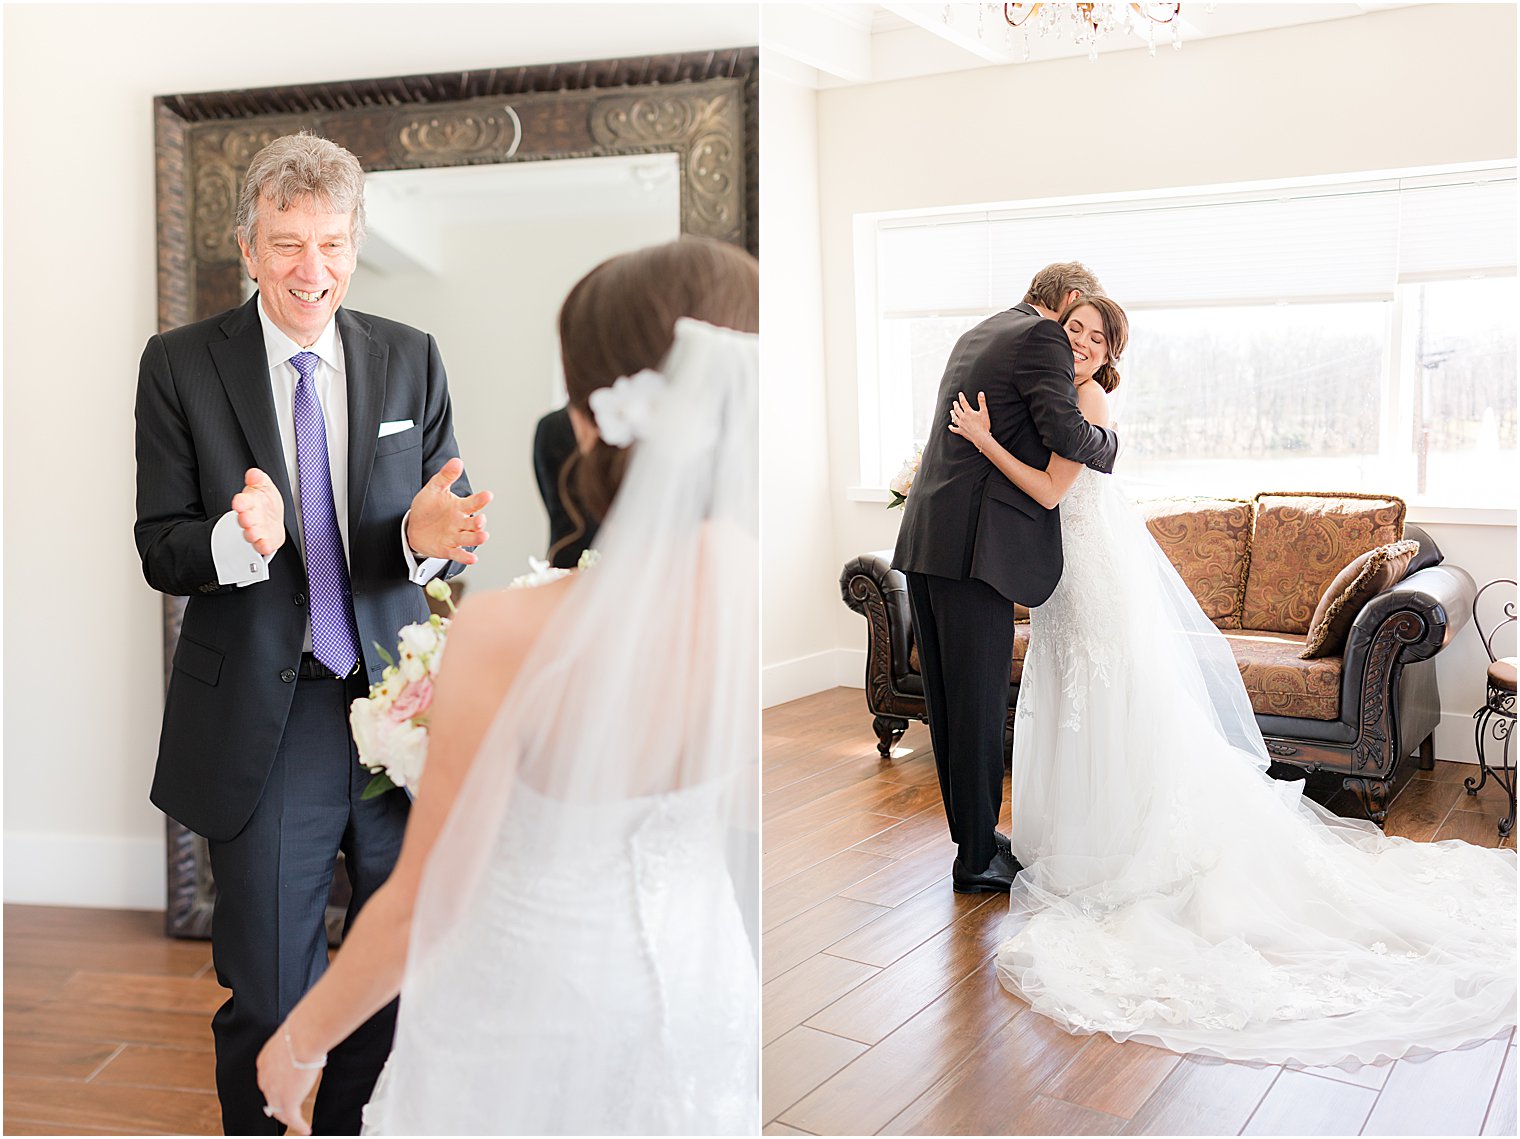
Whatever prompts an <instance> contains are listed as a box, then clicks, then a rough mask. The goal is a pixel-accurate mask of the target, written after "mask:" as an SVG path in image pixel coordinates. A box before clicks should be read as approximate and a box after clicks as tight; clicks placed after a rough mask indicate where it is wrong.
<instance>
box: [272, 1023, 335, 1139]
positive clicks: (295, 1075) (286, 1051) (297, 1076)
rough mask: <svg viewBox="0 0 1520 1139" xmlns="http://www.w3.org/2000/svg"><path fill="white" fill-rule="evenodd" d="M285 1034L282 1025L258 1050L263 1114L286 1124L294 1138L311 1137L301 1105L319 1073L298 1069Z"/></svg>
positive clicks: (310, 1069) (309, 1069) (308, 1069)
mask: <svg viewBox="0 0 1520 1139" xmlns="http://www.w3.org/2000/svg"><path fill="white" fill-rule="evenodd" d="M285 1032H286V1029H285V1026H284V1025H281V1026H280V1027H279V1028H278V1029H276V1030H275V1034H274V1035H273V1036H271V1037H270V1038H269V1039H268V1040H267V1041H265V1042H264V1047H263V1048H262V1049H261V1050H260V1051H259V1061H258V1073H259V1091H261V1092H263V1093H264V1104H265V1107H264V1114H265V1115H268V1116H269V1117H270V1118H271V1119H275V1120H278V1121H279V1122H281V1123H283V1124H285V1126H286V1127H288V1128H289V1129H290V1133H291V1134H292V1135H310V1134H311V1125H310V1124H309V1123H308V1122H307V1121H306V1117H305V1116H303V1115H302V1114H301V1105H302V1104H303V1103H305V1102H306V1097H307V1096H308V1095H310V1094H311V1089H312V1087H313V1086H315V1084H316V1082H317V1076H318V1075H319V1070H318V1069H317V1068H297V1067H296V1066H295V1063H294V1062H293V1056H294V1053H293V1052H292V1051H291V1049H290V1046H289V1042H288V1041H287V1039H286V1036H285ZM324 1059H325V1057H324Z"/></svg>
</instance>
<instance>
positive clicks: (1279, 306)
mask: <svg viewBox="0 0 1520 1139" xmlns="http://www.w3.org/2000/svg"><path fill="white" fill-rule="evenodd" d="M1516 209H1517V196H1516V171H1515V167H1514V166H1513V165H1512V164H1511V165H1504V166H1497V165H1496V166H1486V167H1477V168H1467V169H1463V170H1447V171H1443V172H1440V173H1430V172H1422V173H1414V172H1411V173H1404V174H1399V175H1394V176H1388V175H1379V176H1376V177H1367V178H1362V179H1356V178H1344V179H1339V180H1337V181H1336V182H1334V183H1325V182H1320V183H1317V184H1309V183H1304V182H1296V183H1285V184H1283V185H1280V186H1259V185H1258V186H1252V187H1251V188H1250V189H1248V190H1239V189H1229V188H1226V189H1222V190H1221V189H1216V190H1212V191H1207V192H1204V191H1188V192H1175V193H1167V194H1165V195H1146V196H1144V197H1137V198H1133V199H1128V200H1118V199H1113V198H1107V199H1103V200H1074V201H1067V202H1042V203H1035V204H1029V205H1025V206H1019V205H1016V204H1015V205H1009V206H1006V207H999V208H983V209H978V210H965V211H953V212H952V211H946V212H943V213H938V214H935V215H932V216H926V215H922V214H920V215H916V216H891V215H874V216H871V217H866V218H861V219H859V220H858V225H857V274H856V283H857V290H858V297H857V300H858V312H859V315H860V321H861V326H860V328H859V345H860V349H861V351H860V359H861V397H862V398H861V408H862V422H861V429H862V430H861V435H862V438H861V444H862V445H861V455H862V472H861V474H862V480H863V482H864V483H865V484H866V485H868V486H884V485H885V484H886V481H887V480H888V479H889V478H890V477H891V475H892V474H893V473H894V472H895V471H896V470H897V468H898V466H899V465H900V464H901V462H902V460H903V459H904V457H906V456H907V455H909V454H911V453H912V450H913V448H914V446H915V445H918V444H921V443H922V442H923V441H924V439H925V438H926V437H927V434H928V432H929V431H930V430H933V429H935V425H934V424H932V423H931V422H930V418H931V416H932V413H933V407H934V394H935V390H936V389H937V387H938V383H939V379H940V375H941V373H942V371H943V368H944V364H945V360H946V357H947V356H948V355H949V352H950V349H951V348H952V347H953V345H954V343H955V340H956V338H957V337H959V335H960V334H961V333H962V332H964V331H965V330H966V329H967V328H969V327H971V326H972V325H974V324H975V323H977V321H979V320H981V319H982V318H983V317H985V316H986V315H988V314H990V313H992V312H996V311H999V310H1001V309H1005V308H1008V307H1009V306H1011V305H1013V304H1015V303H1017V302H1018V301H1019V300H1020V299H1021V298H1022V297H1023V295H1024V290H1025V289H1026V288H1027V287H1028V284H1029V280H1030V278H1031V277H1032V276H1033V275H1034V273H1035V272H1036V271H1037V270H1038V269H1040V268H1041V267H1042V266H1044V265H1047V264H1049V263H1051V262H1053V261H1073V260H1075V261H1082V262H1084V263H1086V264H1087V265H1088V266H1089V267H1090V268H1091V269H1093V271H1094V272H1096V273H1097V275H1098V276H1099V278H1100V279H1101V280H1102V282H1103V285H1104V288H1105V289H1106V291H1107V292H1108V293H1109V295H1110V296H1112V297H1114V298H1115V299H1116V300H1118V301H1119V302H1120V303H1121V304H1122V305H1124V307H1125V308H1126V310H1127V311H1128V312H1129V315H1130V321H1131V340H1130V347H1129V349H1128V351H1126V353H1125V356H1124V359H1123V360H1122V361H1121V362H1120V371H1121V373H1122V374H1123V376H1124V382H1123V384H1122V386H1121V388H1120V393H1119V394H1120V398H1119V400H1118V401H1117V409H1118V414H1119V419H1120V422H1119V428H1120V431H1121V433H1122V434H1123V435H1124V436H1125V443H1126V446H1125V453H1126V459H1125V471H1124V473H1125V474H1126V475H1127V476H1128V477H1129V478H1130V479H1131V480H1132V481H1135V482H1138V483H1140V484H1142V489H1144V484H1150V486H1151V487H1152V488H1153V489H1155V490H1157V491H1159V492H1164V493H1216V494H1224V493H1230V494H1243V493H1248V492H1251V491H1255V490H1259V489H1266V488H1270V487H1277V488H1284V487H1298V486H1302V487H1305V488H1308V487H1314V486H1321V485H1324V486H1333V487H1336V488H1340V489H1351V488H1352V487H1354V486H1365V487H1367V488H1369V489H1379V490H1385V491H1391V492H1394V493H1399V494H1402V495H1404V496H1406V497H1408V498H1410V499H1411V500H1422V499H1423V500H1425V501H1430V502H1441V501H1451V502H1459V501H1460V502H1463V503H1472V501H1473V499H1472V487H1473V485H1474V482H1475V480H1476V481H1477V482H1478V483H1480V484H1481V485H1483V486H1485V487H1490V488H1491V489H1489V490H1485V491H1484V492H1483V493H1484V494H1486V495H1488V497H1489V501H1488V502H1487V504H1488V505H1508V506H1513V505H1514V504H1515V501H1516V492H1515V490H1514V488H1515V487H1517V486H1520V478H1502V477H1492V478H1491V477H1488V476H1489V474H1490V472H1492V473H1493V474H1494V475H1496V476H1502V475H1504V474H1505V473H1506V472H1507V473H1508V474H1511V475H1513V474H1517V473H1520V471H1517V467H1516V453H1517V452H1516V398H1515V391H1516V324H1517V319H1520V291H1517V287H1516V261H1517V255H1516V247H1517V240H1516V217H1517V214H1516ZM1506 483H1507V484H1508V486H1507V487H1506V485H1505V484H1506Z"/></svg>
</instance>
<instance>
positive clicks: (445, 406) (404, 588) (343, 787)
mask: <svg viewBox="0 0 1520 1139" xmlns="http://www.w3.org/2000/svg"><path fill="white" fill-rule="evenodd" d="M363 192H364V175H363V171H362V169H361V168H360V166H359V162H358V160H357V159H356V158H355V157H354V156H353V155H352V154H350V153H349V152H348V151H346V150H344V149H343V148H342V147H340V146H337V145H335V144H334V143H332V142H329V141H327V140H326V139H322V138H317V137H315V136H313V135H310V134H300V135H292V136H287V137H284V138H279V139H276V140H275V141H274V142H272V143H270V144H269V145H268V146H266V147H265V148H264V149H263V150H261V151H260V152H259V153H258V154H257V155H255V156H254V158H253V161H252V163H251V164H250V166H249V169H248V174H247V177H246V179H245V181H244V184H243V188H242V194H241V197H240V200H239V202H238V212H237V240H238V245H239V248H240V249H241V251H242V255H243V260H244V264H245V267H246V269H247V272H248V275H249V277H251V278H252V279H253V280H254V281H255V282H257V285H258V292H257V293H256V295H255V296H254V297H253V299H251V300H249V301H248V302H247V303H246V304H244V305H242V306H241V307H239V308H236V309H232V310H230V311H228V312H224V313H222V314H220V315H218V316H214V317H211V318H209V319H207V320H203V321H200V322H198V323H196V324H191V325H186V326H185V327H183V328H177V329H174V330H173V331H171V332H166V333H163V334H161V335H158V336H154V337H152V338H151V339H150V340H149V341H148V346H147V348H146V349H145V350H144V352H143V356H142V362H141V364H140V368H139V373H138V389H137V525H136V538H137V548H138V552H139V553H140V554H141V556H142V564H143V573H144V575H145V576H146V578H147V580H148V583H149V584H150V585H152V586H153V587H154V588H155V589H158V590H161V591H163V592H164V593H169V594H175V595H180V596H185V597H188V598H189V600H188V602H187V603H186V607H185V615H184V622H183V625H182V628H181V633H180V639H179V646H178V648H177V649H176V651H175V654H174V668H173V672H172V675H171V678H170V681H169V691H168V696H167V699H166V703H165V708H164V721H163V731H162V735H161V737H160V741H159V753H158V765H157V769H156V771H155V774H154V778H153V790H152V796H151V797H152V800H153V802H154V803H155V804H156V805H158V806H159V807H160V808H162V809H163V810H164V811H165V812H166V813H167V814H169V815H170V816H172V817H174V818H176V819H178V820H179V821H180V822H181V823H183V824H184V825H185V826H187V827H189V828H190V829H191V830H192V831H195V832H196V833H198V834H201V835H204V836H205V837H206V839H207V840H208V843H209V847H210V852H211V866H212V872H213V875H214V876H215V879H216V886H217V901H216V910H215V914H214V918H213V928H212V956H213V960H214V962H215V965H216V972H217V979H218V980H219V981H220V982H221V983H222V985H223V986H225V987H226V988H228V989H230V990H231V991H232V995H231V997H230V998H229V999H228V1000H227V1002H226V1003H225V1004H224V1005H223V1006H222V1007H221V1009H219V1010H218V1012H217V1013H216V1015H215V1017H214V1018H213V1020H212V1030H213V1033H214V1035H215V1038H216V1082H217V1092H218V1095H219V1096H220V1099H221V1104H222V1121H223V1127H224V1130H225V1132H226V1133H227V1134H229V1135H250V1134H261V1133H262V1134H279V1133H280V1132H281V1131H282V1130H283V1127H282V1125H281V1124H280V1123H279V1122H278V1121H276V1120H274V1119H271V1118H270V1117H269V1116H268V1114H267V1113H266V1112H265V1111H264V1102H263V1097H262V1096H261V1095H260V1093H259V1090H258V1085H257V1082H256V1078H255V1072H254V1061H255V1058H256V1057H257V1055H258V1052H259V1049H260V1047H261V1046H262V1045H263V1044H264V1042H265V1041H266V1040H267V1039H268V1038H269V1036H270V1034H271V1033H272V1032H274V1030H275V1028H276V1027H277V1026H278V1025H279V1024H280V1023H281V1021H283V1020H284V1018H285V1015H286V1013H288V1012H289V1011H290V1009H291V1007H292V1006H294V1004H295V1003H296V1001H297V1000H299V999H300V997H301V995H302V994H303V993H304V992H305V991H306V990H307V989H308V988H309V987H310V986H311V985H312V984H313V983H314V982H315V981H316V979H317V978H318V977H319V976H321V974H322V971H323V969H324V968H326V964H327V938H326V933H325V929H324V921H323V918H324V912H325V909H326V903H327V898H328V894H329V892H330V889H331V885H332V875H333V867H334V864H335V859H336V857H337V855H338V853H339V852H340V851H341V852H342V853H343V855H344V865H345V867H346V870H347V873H348V877H349V880H350V883H351V884H352V886H353V900H352V903H351V904H350V906H349V912H348V919H349V921H352V919H353V916H354V914H355V913H356V912H357V911H358V909H359V908H360V907H361V906H363V905H364V903H365V901H366V899H368V898H369V897H370V895H371V894H373V893H374V891H375V889H376V888H377V887H378V886H379V885H380V884H381V883H382V882H383V881H384V880H385V878H386V877H387V876H388V875H389V874H390V871H391V867H392V866H393V864H394V863H395V860H396V856H397V854H398V853H399V850H400V846H401V839H402V833H403V830H404V828H405V824H406V817H407V809H408V802H409V801H408V799H407V797H406V796H405V795H404V794H403V793H401V792H397V791H393V792H389V793H387V794H385V795H381V796H379V797H376V798H373V799H368V800H366V799H363V798H362V792H363V790H364V787H365V785H366V783H367V782H368V778H369V777H368V774H367V773H366V772H365V771H364V770H363V769H362V768H361V767H360V766H359V765H358V763H357V762H356V753H355V750H354V746H353V741H352V739H351V737H350V735H349V731H348V722H347V711H348V705H349V702H350V701H351V700H353V699H354V698H355V697H356V696H361V695H363V694H364V693H365V691H366V690H367V687H368V684H369V682H370V681H372V680H374V679H376V678H378V676H379V674H380V671H381V669H382V667H383V662H382V661H381V660H379V659H377V649H376V645H389V644H394V643H395V638H396V633H397V630H398V629H399V628H400V627H401V626H402V625H405V624H408V623H410V622H413V621H418V620H422V619H425V617H426V612H427V606H426V600H425V598H424V596H423V591H422V586H423V585H424V584H426V582H427V581H428V580H429V579H430V578H432V577H433V576H436V575H437V574H439V573H443V574H452V573H456V572H458V571H459V570H460V569H461V568H463V566H464V565H468V564H471V563H473V562H474V561H475V560H476V555H475V554H474V553H473V552H472V551H473V548H474V547H476V546H479V545H480V544H481V543H482V542H484V541H485V540H486V530H485V517H484V515H483V514H481V513H480V511H481V509H482V508H483V507H484V506H485V505H486V503H487V502H489V501H490V497H491V496H490V494H489V493H488V492H480V493H478V494H471V493H470V489H469V484H468V482H467V481H466V480H465V479H464V474H463V472H464V465H463V463H461V462H460V460H459V458H458V456H457V447H456V446H455V442H454V430H453V416H452V412H451V409H450V404H449V392H448V381H447V378H446V376H445V375H444V370H443V362H442V360H441V359H440V357H439V354H438V348H437V345H436V344H434V342H433V338H432V337H431V336H429V335H427V334H426V333H423V332H419V331H417V330H416V329H413V328H409V327H407V326H406V325H403V324H397V323H395V322H393V321H389V320H385V319H382V318H380V317H374V316H366V315H363V314H361V313H357V312H352V311H350V310H348V309H345V308H343V307H342V302H343V298H344V295H345V293H346V292H347V290H348V283H349V278H350V276H351V275H352V274H353V271H354V266H355V262H356V257H357V253H358V250H359V246H360V244H361V242H362V241H363V239H364V197H363ZM460 491H462V492H463V493H462V494H460V493H457V492H460ZM394 1022H395V1007H394V1006H391V1007H390V1008H388V1009H386V1010H383V1011H382V1012H380V1013H378V1014H377V1015H376V1016H375V1017H374V1018H373V1019H371V1020H370V1021H369V1022H368V1023H366V1024H365V1025H364V1026H363V1027H361V1028H360V1029H359V1030H358V1031H356V1032H355V1033H354V1034H353V1036H351V1037H350V1038H349V1039H348V1040H347V1041H345V1042H344V1043H343V1044H342V1045H341V1046H340V1047H338V1048H336V1049H334V1051H333V1053H332V1055H331V1057H312V1056H297V1055H294V1054H293V1053H292V1054H291V1056H290V1061H291V1063H292V1064H294V1065H297V1066H300V1065H310V1064H318V1063H323V1062H325V1064H326V1071H325V1073H324V1075H323V1079H322V1086H321V1090H320V1092H319V1094H318V1096H317V1103H316V1109H315V1112H314V1116H313V1123H314V1125H315V1128H316V1130H317V1131H319V1132H322V1133H328V1134H357V1133H358V1130H359V1125H360V1109H361V1108H362V1107H363V1105H364V1104H365V1102H366V1101H367V1100H368V1099H369V1096H370V1092H371V1090H372V1088H373V1087H374V1083H375V1080H376V1078H377V1077H378V1075H379V1072H380V1068H381V1066H382V1065H383V1064H384V1062H385V1058H386V1055H387V1054H388V1052H389V1051H390V1042H391V1034H392V1030H393V1026H394Z"/></svg>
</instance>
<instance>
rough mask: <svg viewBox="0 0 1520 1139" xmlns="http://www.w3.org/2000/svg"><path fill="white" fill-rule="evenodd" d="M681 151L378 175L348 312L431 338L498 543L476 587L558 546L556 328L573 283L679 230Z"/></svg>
mask: <svg viewBox="0 0 1520 1139" xmlns="http://www.w3.org/2000/svg"><path fill="white" fill-rule="evenodd" d="M679 163H680V160H679V158H678V157H677V156H676V155H674V154H644V155H628V156H615V157H606V158H577V159H565V160H559V161H553V162H533V163H516V164H511V163H508V164H501V165H494V166H463V167H451V168H447V169H432V170H395V171H380V172H376V173H370V174H367V175H366V177H365V200H364V201H365V211H366V216H367V221H368V231H369V236H368V238H367V239H366V241H365V245H364V249H363V250H362V252H361V254H360V258H359V266H358V269H357V270H356V271H355V272H354V275H353V280H352V283H351V285H350V287H349V292H348V297H347V299H346V301H345V302H344V303H345V304H346V306H347V307H349V308H352V309H356V310H358V311H360V312H368V313H373V314H375V315H377V316H385V317H389V318H391V319H393V320H400V321H404V322H405V323H407V324H410V325H413V326H414V327H417V328H421V329H425V330H426V331H428V332H431V333H432V334H433V337H434V339H435V340H437V342H438V347H439V351H440V352H441V354H442V356H443V362H444V366H445V367H446V368H447V369H448V375H449V391H450V394H451V396H452V398H453V403H454V432H455V436H456V438H457V439H458V442H459V447H460V451H461V454H462V456H463V458H464V461H465V464H466V466H467V468H468V470H469V475H470V482H471V484H472V485H473V486H475V487H476V488H480V489H489V490H491V491H492V492H493V493H494V494H495V496H496V498H495V501H494V502H492V504H491V506H490V507H489V509H488V511H487V514H488V518H489V525H490V532H491V541H490V544H489V545H488V546H486V547H485V549H484V550H483V551H482V556H481V560H480V564H479V565H476V566H474V567H472V568H471V569H470V571H469V573H468V575H467V578H466V580H467V581H468V582H469V588H471V589H474V590H484V589H494V588H498V587H500V586H504V585H506V584H507V583H508V582H509V581H511V580H512V579H513V578H514V577H517V576H519V575H520V574H523V573H526V572H527V570H528V558H529V557H530V556H531V557H543V556H544V554H545V552H546V551H547V549H548V546H549V525H548V515H547V514H546V512H545V509H544V505H543V502H542V500H541V499H540V497H539V493H538V488H537V484H536V483H535V481H534V476H533V454H532V452H533V436H534V429H535V426H536V425H537V422H538V420H539V418H540V417H541V416H543V415H544V414H545V413H546V412H549V411H551V410H553V409H555V408H558V407H561V406H563V404H564V402H565V396H564V382H563V377H562V375H561V368H560V361H559V348H558V339H557V333H556V321H557V318H558V315H559V306H560V304H561V302H562V301H563V300H564V298H565V294H566V293H568V292H569V291H570V287H571V286H572V285H573V284H574V283H575V282H576V281H577V280H579V279H580V278H581V277H582V276H584V275H585V274H586V273H587V272H588V271H589V270H590V269H592V268H593V267H594V266H596V265H597V264H599V263H601V262H602V261H605V260H606V259H607V258H609V257H611V256H613V255H614V254H617V253H624V252H627V251H628V250H632V249H638V248H641V247H643V246H646V245H653V244H656V243H659V242H663V241H670V240H673V239H675V238H676V237H678V236H680V232H681V217H680V177H679V175H680V166H679Z"/></svg>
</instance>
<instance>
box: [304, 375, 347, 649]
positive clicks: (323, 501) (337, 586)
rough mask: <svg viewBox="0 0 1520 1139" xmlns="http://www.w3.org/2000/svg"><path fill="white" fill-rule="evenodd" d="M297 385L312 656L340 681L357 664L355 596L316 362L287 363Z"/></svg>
mask: <svg viewBox="0 0 1520 1139" xmlns="http://www.w3.org/2000/svg"><path fill="white" fill-rule="evenodd" d="M290 362H291V363H292V364H294V365H295V369H296V371H297V372H298V373H300V377H301V378H300V379H299V380H297V381H296V398H295V420H296V471H297V474H298V477H299V479H300V483H301V533H302V535H303V536H304V538H305V545H306V589H307V595H308V596H309V598H310V600H311V652H312V655H313V656H315V657H316V658H317V660H319V661H321V662H322V663H323V664H324V665H326V666H327V667H328V668H330V669H332V671H333V672H334V673H335V674H336V675H338V676H347V675H348V674H349V673H351V672H353V670H354V665H356V664H358V663H359V637H358V632H357V630H356V629H355V628H354V603H353V595H352V593H351V592H350V590H349V584H348V565H347V563H346V562H345V561H344V560H343V537H342V535H341V534H340V533H339V531H338V511H337V508H336V507H335V506H334V505H333V489H332V472H331V471H330V470H329V469H328V465H327V425H326V424H325V423H324V422H323V420H322V405H321V404H320V403H318V402H317V393H316V389H315V386H314V385H313V383H312V379H311V378H312V376H313V375H314V374H315V373H316V370H317V364H318V362H319V358H318V356H317V354H316V353H315V352H297V353H296V354H295V355H294V356H292V357H291V358H290Z"/></svg>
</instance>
